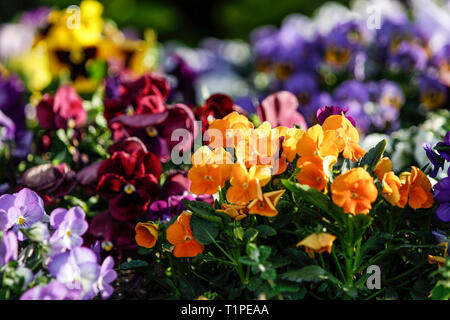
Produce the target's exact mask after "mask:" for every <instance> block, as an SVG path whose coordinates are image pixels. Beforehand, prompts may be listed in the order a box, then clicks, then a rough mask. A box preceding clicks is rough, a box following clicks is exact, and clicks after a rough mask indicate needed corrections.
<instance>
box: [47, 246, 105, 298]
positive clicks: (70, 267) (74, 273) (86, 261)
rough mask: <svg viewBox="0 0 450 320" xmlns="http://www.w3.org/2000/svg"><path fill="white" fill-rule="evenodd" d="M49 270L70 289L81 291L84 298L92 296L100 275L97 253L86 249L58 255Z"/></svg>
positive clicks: (77, 249) (81, 248) (80, 248)
mask: <svg viewBox="0 0 450 320" xmlns="http://www.w3.org/2000/svg"><path fill="white" fill-rule="evenodd" d="M48 269H49V271H50V274H51V275H52V276H53V277H55V278H56V280H57V281H59V282H61V283H64V284H65V285H66V286H67V288H68V289H81V290H82V291H83V295H82V298H85V297H88V296H92V290H93V285H94V283H95V282H96V281H97V280H98V277H99V275H100V266H99V265H98V264H97V257H96V255H95V253H94V252H93V251H92V250H90V249H88V248H85V247H78V248H74V249H73V250H72V251H70V252H64V253H60V254H58V255H56V256H55V257H54V258H53V259H52V261H51V262H50V264H49V266H48Z"/></svg>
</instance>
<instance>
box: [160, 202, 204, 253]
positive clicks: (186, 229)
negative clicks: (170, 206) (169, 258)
mask: <svg viewBox="0 0 450 320" xmlns="http://www.w3.org/2000/svg"><path fill="white" fill-rule="evenodd" d="M191 215H192V214H191V213H189V212H187V211H183V212H182V213H181V214H180V215H179V216H178V218H177V220H176V221H175V222H174V223H173V224H172V225H171V226H169V228H167V234H166V236H167V241H169V242H170V243H171V244H173V245H174V246H175V249H174V250H173V255H174V256H175V257H177V258H182V257H195V256H197V255H199V254H200V253H202V252H203V250H204V248H205V247H204V246H203V245H202V244H201V243H199V242H198V241H197V240H195V238H194V236H193V235H192V230H191V225H190V223H191Z"/></svg>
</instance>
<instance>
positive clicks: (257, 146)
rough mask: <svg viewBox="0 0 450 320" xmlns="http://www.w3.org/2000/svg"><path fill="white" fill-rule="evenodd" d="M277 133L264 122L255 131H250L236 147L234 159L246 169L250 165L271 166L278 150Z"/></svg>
mask: <svg viewBox="0 0 450 320" xmlns="http://www.w3.org/2000/svg"><path fill="white" fill-rule="evenodd" d="M277 133H278V131H273V132H272V128H271V126H270V123H269V122H267V121H265V122H263V123H262V124H261V125H260V126H259V127H258V128H257V129H255V130H250V131H249V132H248V135H247V136H245V138H243V139H241V140H239V141H238V142H237V145H236V158H237V159H238V161H241V162H242V163H244V164H245V166H246V167H247V168H249V167H250V166H252V165H256V164H257V165H272V164H273V163H274V161H275V159H276V158H278V153H279V150H280V145H279V137H278V135H277Z"/></svg>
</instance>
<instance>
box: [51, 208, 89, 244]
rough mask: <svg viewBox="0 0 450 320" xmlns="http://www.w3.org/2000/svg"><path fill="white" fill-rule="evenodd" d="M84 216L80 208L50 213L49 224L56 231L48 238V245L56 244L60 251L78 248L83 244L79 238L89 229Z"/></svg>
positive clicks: (56, 210) (57, 210)
mask: <svg viewBox="0 0 450 320" xmlns="http://www.w3.org/2000/svg"><path fill="white" fill-rule="evenodd" d="M85 215H86V214H85V213H84V211H83V210H82V209H81V208H80V207H74V208H71V209H70V210H64V209H55V210H54V211H52V213H51V214H50V223H51V226H52V227H53V228H56V231H55V232H54V233H53V235H52V237H51V238H50V243H52V244H58V245H59V246H60V247H61V249H62V250H65V249H68V250H71V249H73V248H76V247H80V246H81V245H82V244H83V238H82V237H81V236H82V235H83V234H84V233H85V232H86V231H87V229H88V227H89V225H88V223H87V222H86V220H85Z"/></svg>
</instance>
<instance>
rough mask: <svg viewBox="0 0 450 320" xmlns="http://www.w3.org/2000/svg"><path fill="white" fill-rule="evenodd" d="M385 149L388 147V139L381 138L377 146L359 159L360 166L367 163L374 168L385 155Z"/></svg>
mask: <svg viewBox="0 0 450 320" xmlns="http://www.w3.org/2000/svg"><path fill="white" fill-rule="evenodd" d="M384 149H386V139H383V140H381V141H380V142H378V143H377V145H376V146H375V147H373V148H372V149H370V150H369V151H367V152H366V154H365V155H364V157H362V158H361V160H359V162H358V167H364V166H366V165H367V167H368V168H370V169H373V168H374V167H375V166H376V165H377V163H378V161H380V159H381V157H382V156H383V153H384Z"/></svg>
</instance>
